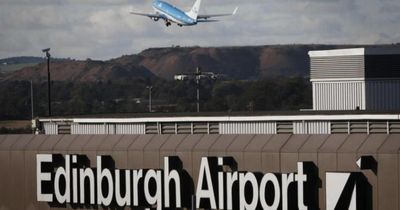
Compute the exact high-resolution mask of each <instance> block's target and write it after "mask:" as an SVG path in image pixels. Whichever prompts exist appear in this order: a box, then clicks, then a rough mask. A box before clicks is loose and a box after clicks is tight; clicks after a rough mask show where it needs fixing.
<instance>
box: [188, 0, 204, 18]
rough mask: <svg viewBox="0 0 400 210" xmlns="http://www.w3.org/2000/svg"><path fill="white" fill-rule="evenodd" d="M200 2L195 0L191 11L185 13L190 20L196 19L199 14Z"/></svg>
mask: <svg viewBox="0 0 400 210" xmlns="http://www.w3.org/2000/svg"><path fill="white" fill-rule="evenodd" d="M200 4H201V0H196V2H195V3H194V5H193V7H192V9H191V10H190V11H189V12H187V13H186V15H188V16H189V17H190V18H193V19H195V20H196V19H197V15H198V14H199V10H200Z"/></svg>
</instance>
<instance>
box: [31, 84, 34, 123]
mask: <svg viewBox="0 0 400 210" xmlns="http://www.w3.org/2000/svg"><path fill="white" fill-rule="evenodd" d="M31 114H32V115H31V119H32V120H33V117H34V112H33V84H32V80H31Z"/></svg>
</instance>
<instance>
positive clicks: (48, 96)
mask: <svg viewBox="0 0 400 210" xmlns="http://www.w3.org/2000/svg"><path fill="white" fill-rule="evenodd" d="M49 51H50V48H47V49H43V50H42V52H44V53H46V57H47V100H48V106H49V116H51V92H50V88H51V87H50V56H51V55H50V53H49Z"/></svg>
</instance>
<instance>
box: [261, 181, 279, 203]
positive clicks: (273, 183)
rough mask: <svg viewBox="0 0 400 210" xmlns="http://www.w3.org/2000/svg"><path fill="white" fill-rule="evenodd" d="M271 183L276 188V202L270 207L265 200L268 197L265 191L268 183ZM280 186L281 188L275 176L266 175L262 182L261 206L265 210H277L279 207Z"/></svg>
mask: <svg viewBox="0 0 400 210" xmlns="http://www.w3.org/2000/svg"><path fill="white" fill-rule="evenodd" d="M268 182H271V183H272V185H273V186H274V202H273V203H272V205H268V204H267V201H266V200H265V198H266V195H265V190H266V188H267V183H268ZM280 190H281V189H280V186H279V181H278V178H276V176H275V174H271V173H268V174H265V175H264V177H263V178H262V180H261V184H260V201H261V206H262V208H263V209H266V210H277V209H278V207H279V202H280V200H281V191H280Z"/></svg>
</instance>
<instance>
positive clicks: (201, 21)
mask: <svg viewBox="0 0 400 210" xmlns="http://www.w3.org/2000/svg"><path fill="white" fill-rule="evenodd" d="M197 22H198V23H211V22H219V20H207V19H204V20H197Z"/></svg>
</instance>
